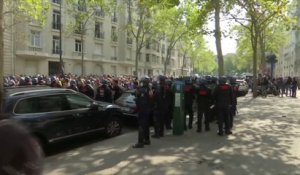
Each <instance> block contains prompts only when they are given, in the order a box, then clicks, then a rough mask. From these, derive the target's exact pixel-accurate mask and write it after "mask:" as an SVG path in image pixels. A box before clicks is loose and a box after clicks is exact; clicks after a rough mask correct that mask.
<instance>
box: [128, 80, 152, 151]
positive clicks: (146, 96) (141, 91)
mask: <svg viewBox="0 0 300 175" xmlns="http://www.w3.org/2000/svg"><path fill="white" fill-rule="evenodd" d="M152 96H153V93H152V90H151V89H150V88H149V78H148V77H143V78H142V79H141V84H140V87H138V88H137V90H136V106H137V109H138V125H139V126H138V142H137V143H136V144H134V145H133V146H132V147H133V148H143V147H144V145H150V144H151V142H150V131H149V122H150V110H151V98H152Z"/></svg>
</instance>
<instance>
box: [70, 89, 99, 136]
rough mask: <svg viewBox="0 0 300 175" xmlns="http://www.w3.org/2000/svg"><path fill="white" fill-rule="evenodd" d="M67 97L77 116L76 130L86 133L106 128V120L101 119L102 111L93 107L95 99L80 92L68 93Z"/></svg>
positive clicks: (74, 114)
mask: <svg viewBox="0 0 300 175" xmlns="http://www.w3.org/2000/svg"><path fill="white" fill-rule="evenodd" d="M65 97H66V100H67V102H68V104H69V106H70V109H71V110H72V111H73V116H74V117H75V118H76V120H75V123H74V128H75V129H76V132H81V133H83V134H84V133H88V132H94V131H100V130H104V129H105V127H104V121H102V120H101V116H102V115H101V113H102V111H99V110H98V108H96V109H95V108H91V105H93V103H94V100H92V99H90V98H89V97H87V96H85V95H83V94H80V93H76V94H66V95H65Z"/></svg>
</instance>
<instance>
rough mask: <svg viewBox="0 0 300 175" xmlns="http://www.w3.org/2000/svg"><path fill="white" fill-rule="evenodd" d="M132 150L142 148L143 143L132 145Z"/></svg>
mask: <svg viewBox="0 0 300 175" xmlns="http://www.w3.org/2000/svg"><path fill="white" fill-rule="evenodd" d="M132 148H144V144H143V143H136V144H134V145H132Z"/></svg>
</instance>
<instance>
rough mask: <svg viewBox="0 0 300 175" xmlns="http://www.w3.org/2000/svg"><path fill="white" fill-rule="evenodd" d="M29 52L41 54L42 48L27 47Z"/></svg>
mask: <svg viewBox="0 0 300 175" xmlns="http://www.w3.org/2000/svg"><path fill="white" fill-rule="evenodd" d="M29 50H30V51H34V52H41V51H43V48H41V47H39V46H29Z"/></svg>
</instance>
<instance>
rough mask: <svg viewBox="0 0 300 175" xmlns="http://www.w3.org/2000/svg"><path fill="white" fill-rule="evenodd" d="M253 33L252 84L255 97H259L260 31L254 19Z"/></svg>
mask: <svg viewBox="0 0 300 175" xmlns="http://www.w3.org/2000/svg"><path fill="white" fill-rule="evenodd" d="M252 21H253V24H252V31H251V46H252V50H253V53H252V56H253V83H252V93H253V97H257V45H258V35H259V30H258V27H257V24H256V21H255V20H254V19H252Z"/></svg>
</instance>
